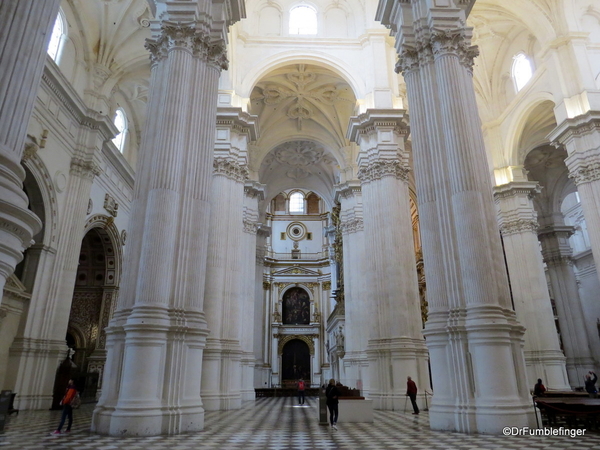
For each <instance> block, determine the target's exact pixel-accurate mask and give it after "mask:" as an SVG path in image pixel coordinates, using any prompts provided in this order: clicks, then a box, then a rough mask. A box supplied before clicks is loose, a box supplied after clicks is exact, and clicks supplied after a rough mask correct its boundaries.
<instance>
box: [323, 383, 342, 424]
mask: <svg viewBox="0 0 600 450" xmlns="http://www.w3.org/2000/svg"><path fill="white" fill-rule="evenodd" d="M325 396H326V397H327V408H329V422H330V423H331V428H333V429H334V430H337V420H338V412H339V411H338V403H339V397H340V390H339V389H338V388H337V386H336V385H335V380H334V379H333V378H332V379H331V380H329V386H327V389H326V390H325Z"/></svg>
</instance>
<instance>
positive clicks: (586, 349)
mask: <svg viewBox="0 0 600 450" xmlns="http://www.w3.org/2000/svg"><path fill="white" fill-rule="evenodd" d="M572 234H573V227H571V226H565V225H554V226H547V227H544V228H542V229H540V230H539V231H538V236H539V240H540V242H541V244H542V255H543V257H544V262H545V263H546V266H547V270H548V278H549V279H550V286H551V287H552V293H553V296H554V301H555V304H556V310H557V312H558V323H559V325H560V330H561V332H560V335H561V340H562V343H563V347H564V350H565V356H566V357H567V373H568V375H569V381H570V383H571V386H573V387H577V386H581V380H583V378H584V377H585V375H586V374H587V373H588V372H589V371H590V370H592V369H593V368H595V367H596V365H597V362H596V361H594V358H593V356H592V352H591V350H590V343H589V339H588V334H587V333H586V322H585V319H584V316H583V308H582V306H581V298H580V297H579V289H578V287H577V279H576V278H575V273H574V272H573V260H572V258H571V257H572V254H573V252H572V250H571V246H570V244H569V237H570V236H571V235H572Z"/></svg>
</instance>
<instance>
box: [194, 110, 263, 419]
mask: <svg viewBox="0 0 600 450" xmlns="http://www.w3.org/2000/svg"><path fill="white" fill-rule="evenodd" d="M255 120H256V117H254V116H250V115H248V114H246V113H243V112H242V111H241V110H239V109H238V108H226V109H225V108H224V109H219V111H218V113H217V133H216V144H215V159H214V164H213V167H214V176H213V184H212V193H211V196H210V204H211V217H210V228H209V230H210V231H209V240H208V260H207V267H206V277H207V279H206V288H205V300H204V309H205V313H206V321H207V323H208V328H209V330H210V334H209V335H208V338H207V340H206V348H205V350H204V362H203V365H202V390H201V395H202V400H203V402H204V406H205V408H206V409H207V410H221V409H222V410H227V409H237V408H240V407H241V401H242V379H243V378H245V376H246V377H247V376H248V373H247V372H248V367H244V370H245V372H246V373H245V374H244V370H242V353H243V349H242V342H243V338H244V336H243V334H244V333H243V330H244V324H245V321H247V320H248V321H250V325H249V326H250V327H251V326H252V325H253V320H252V317H253V313H254V305H253V304H252V305H251V308H250V306H248V305H246V303H247V301H248V300H249V297H248V295H246V294H247V290H248V289H251V290H252V293H254V291H253V289H252V286H253V285H254V276H252V278H251V279H250V280H248V278H247V276H246V275H247V271H246V264H247V263H248V257H247V255H246V254H245V251H246V250H247V248H246V245H245V244H246V242H245V233H244V228H245V219H247V218H246V217H245V215H244V196H245V194H244V184H245V182H246V179H247V178H248V168H247V162H248V160H247V158H248V155H247V148H248V141H249V140H256V122H255ZM254 252H256V245H254ZM252 265H254V258H252ZM250 309H251V311H250ZM247 314H250V316H249V317H248V316H247ZM251 337H252V336H250V342H249V344H250V349H252V339H251ZM244 349H246V350H247V346H246V345H244ZM244 356H245V357H244V366H247V365H248V364H249V362H248V355H247V354H246V355H244ZM252 365H253V363H252ZM251 372H252V371H251ZM244 375H245V376H244ZM252 375H253V374H252Z"/></svg>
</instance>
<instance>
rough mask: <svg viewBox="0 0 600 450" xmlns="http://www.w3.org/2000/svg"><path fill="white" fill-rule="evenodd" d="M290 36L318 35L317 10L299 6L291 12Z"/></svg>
mask: <svg viewBox="0 0 600 450" xmlns="http://www.w3.org/2000/svg"><path fill="white" fill-rule="evenodd" d="M290 34H317V10H316V9H315V8H313V7H312V6H308V5H298V6H294V7H293V8H292V9H291V11H290Z"/></svg>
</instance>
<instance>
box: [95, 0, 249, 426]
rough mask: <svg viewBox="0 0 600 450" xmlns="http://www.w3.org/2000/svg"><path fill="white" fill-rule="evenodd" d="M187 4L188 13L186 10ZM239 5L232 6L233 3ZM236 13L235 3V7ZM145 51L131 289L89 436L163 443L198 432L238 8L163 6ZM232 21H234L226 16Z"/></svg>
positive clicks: (128, 276)
mask: <svg viewBox="0 0 600 450" xmlns="http://www.w3.org/2000/svg"><path fill="white" fill-rule="evenodd" d="M184 3H185V4H184ZM233 5H236V4H235V3H234V4H233ZM238 6H239V5H238ZM157 8H158V11H157V12H156V17H160V18H161V19H162V20H161V21H154V22H152V25H151V29H152V38H151V39H149V40H148V41H147V48H148V50H149V51H150V53H151V61H152V71H151V79H150V99H149V103H148V108H147V111H148V120H147V122H146V128H145V131H144V135H143V137H142V143H141V146H140V155H141V157H140V160H139V162H138V171H137V178H136V186H135V192H134V199H133V202H132V211H131V219H130V223H131V224H132V225H131V229H130V230H128V231H129V236H130V237H129V241H128V245H127V247H126V249H125V263H124V273H123V276H122V279H123V285H122V287H121V290H120V299H119V304H118V307H117V310H116V312H115V315H114V317H113V319H112V320H111V322H110V325H109V327H108V328H107V330H106V334H107V343H106V347H107V362H106V367H105V374H104V383H103V389H102V396H101V397H100V400H99V402H98V404H97V406H96V409H95V411H94V416H93V419H92V430H93V431H95V432H98V433H102V434H110V435H119V436H123V435H134V436H141V435H160V434H177V433H184V432H191V431H197V430H201V429H203V427H204V408H203V407H202V399H201V396H200V386H201V383H202V380H201V376H202V372H203V371H202V358H203V350H204V347H205V342H206V336H207V335H208V332H209V330H208V327H207V324H206V321H205V316H204V292H205V277H206V255H207V254H208V235H209V218H210V194H211V189H210V186H211V183H212V181H213V159H214V155H213V152H212V151H207V149H213V148H214V146H215V131H216V129H215V128H216V117H217V111H216V104H217V102H216V99H217V92H218V80H219V75H220V72H221V70H222V69H223V68H226V67H227V59H226V56H225V46H224V42H225V36H223V34H222V32H223V30H224V27H223V24H224V23H225V22H226V23H233V22H235V21H236V20H238V19H239V17H235V14H237V13H239V12H240V11H241V10H239V9H237V8H233V7H232V9H225V8H221V5H218V6H213V5H212V3H210V2H205V3H202V4H201V5H200V4H198V3H197V2H179V1H166V2H161V3H157ZM226 14H232V16H226Z"/></svg>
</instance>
